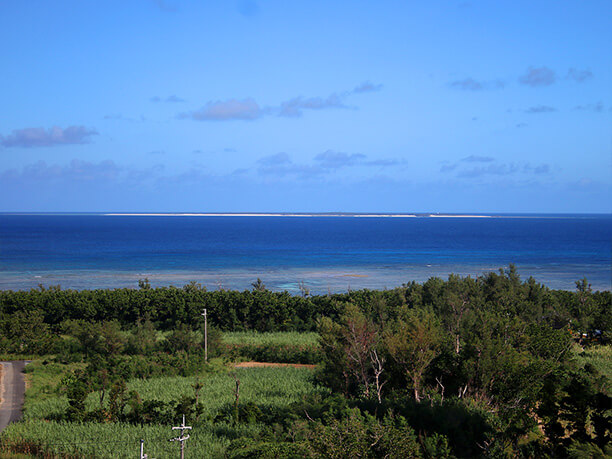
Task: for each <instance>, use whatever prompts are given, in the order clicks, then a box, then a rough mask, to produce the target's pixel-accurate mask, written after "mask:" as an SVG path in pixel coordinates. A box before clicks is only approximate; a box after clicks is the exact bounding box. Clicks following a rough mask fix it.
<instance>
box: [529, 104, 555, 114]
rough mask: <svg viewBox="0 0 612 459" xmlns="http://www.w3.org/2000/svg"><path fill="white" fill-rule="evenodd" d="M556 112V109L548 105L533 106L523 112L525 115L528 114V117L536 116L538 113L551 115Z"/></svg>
mask: <svg viewBox="0 0 612 459" xmlns="http://www.w3.org/2000/svg"><path fill="white" fill-rule="evenodd" d="M556 111H557V109H556V108H555V107H550V106H549V105H535V106H533V107H529V108H528V109H527V110H525V113H528V114H530V115H537V114H539V113H552V112H556Z"/></svg>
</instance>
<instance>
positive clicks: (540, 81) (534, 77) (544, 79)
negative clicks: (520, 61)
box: [519, 66, 557, 88]
mask: <svg viewBox="0 0 612 459" xmlns="http://www.w3.org/2000/svg"><path fill="white" fill-rule="evenodd" d="M556 80H557V76H556V75H555V72H554V71H553V70H551V69H549V68H548V67H544V66H542V67H529V68H528V69H527V72H526V73H525V74H524V75H522V76H521V77H520V78H519V83H521V84H523V85H526V86H531V87H532V88H538V87H543V86H550V85H552V84H554V83H555V81H556Z"/></svg>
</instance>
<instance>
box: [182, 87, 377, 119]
mask: <svg viewBox="0 0 612 459" xmlns="http://www.w3.org/2000/svg"><path fill="white" fill-rule="evenodd" d="M381 88H382V85H380V84H373V83H370V82H364V83H362V84H360V85H359V86H356V87H355V88H353V89H352V90H350V91H343V92H334V93H331V94H330V95H328V96H327V97H318V96H315V97H303V96H297V97H294V98H292V99H289V100H286V101H283V102H281V103H280V105H278V106H260V105H259V104H258V103H257V102H256V101H255V100H254V99H252V98H246V99H242V100H239V99H229V100H226V101H209V102H207V103H206V105H205V106H204V107H202V108H200V109H199V110H194V111H191V112H184V113H180V114H179V115H178V118H180V119H192V120H196V121H231V120H243V121H248V120H256V119H258V118H262V117H263V116H280V117H286V118H299V117H301V116H302V115H303V114H304V112H305V111H308V110H313V111H316V110H327V109H346V108H349V106H348V105H347V104H346V99H347V98H348V97H349V96H351V95H354V94H362V93H367V92H374V91H378V90H380V89H381Z"/></svg>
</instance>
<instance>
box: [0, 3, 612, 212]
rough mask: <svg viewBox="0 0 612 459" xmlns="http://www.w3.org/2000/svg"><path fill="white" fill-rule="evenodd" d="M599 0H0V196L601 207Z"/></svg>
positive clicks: (202, 203)
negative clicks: (415, 0)
mask: <svg viewBox="0 0 612 459" xmlns="http://www.w3.org/2000/svg"><path fill="white" fill-rule="evenodd" d="M611 43H612V3H610V2H609V1H607V0H606V1H588V2H584V1H564V2H558V1H524V2H523V1H516V0H515V1H494V2H491V1H467V2H463V1H434V2H407V1H397V2H395V1H385V0H383V1H376V2H374V1H334V2H329V1H313V0H309V1H307V2H306V1H304V2H303V1H289V2H288V1H272V0H240V1H187V0H142V1H137V0H135V1H130V2H125V1H123V2H119V1H117V2H114V1H105V2H84V1H80V0H79V1H42V0H41V1H29V2H23V1H17V0H16V1H12V0H3V1H0V54H1V55H2V71H1V72H0V87H1V88H2V91H1V93H0V101H1V107H2V112H1V113H2V116H0V158H1V160H0V211H102V212H103V211H126V212H129V211H141V212H148V211H170V212H182V211H197V212H214V211H232V212H240V211H245V212H250V211H253V212H254V211H257V212H267V211H296V212H310V211H312V212H316V211H321V212H326V211H346V212H480V213H487V212H610V211H611V210H612V208H611V199H610V197H611V196H612V129H611V126H612V123H611V121H612V119H611V118H612V116H611V115H612V46H611Z"/></svg>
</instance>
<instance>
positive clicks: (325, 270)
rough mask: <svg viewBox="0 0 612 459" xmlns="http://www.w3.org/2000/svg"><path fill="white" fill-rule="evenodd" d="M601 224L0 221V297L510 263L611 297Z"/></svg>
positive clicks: (412, 276)
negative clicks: (45, 290) (51, 289)
mask: <svg viewBox="0 0 612 459" xmlns="http://www.w3.org/2000/svg"><path fill="white" fill-rule="evenodd" d="M611 241H612V216H610V215H529V216H516V215H511V216H510V215H506V216H493V217H490V218H476V217H456V216H455V217H435V216H423V217H420V216H419V217H406V218H398V217H389V216H369V217H368V218H363V217H357V216H127V215H114V216H109V215H95V214H86V215H76V214H68V215H52V214H49V215H41V214H35V215H19V214H0V289H4V290H8V289H10V290H27V289H31V288H37V286H38V285H39V284H42V285H45V286H49V285H61V287H62V288H72V289H79V290H80V289H93V288H118V287H133V288H137V287H138V279H143V278H145V277H146V278H148V279H149V281H150V283H151V285H153V286H168V285H175V286H182V285H184V284H186V283H188V282H190V281H196V282H198V283H201V284H202V285H205V286H206V287H207V288H208V289H217V288H225V289H239V290H242V289H249V288H251V283H252V282H254V281H255V280H256V279H257V278H258V277H259V278H261V279H262V281H263V282H264V284H265V285H266V287H267V288H269V289H271V290H276V291H282V290H287V291H289V292H291V293H298V292H300V288H307V289H308V290H309V291H310V292H312V293H327V292H343V291H347V290H348V289H353V290H355V289H360V288H370V289H374V288H376V289H383V288H393V287H397V286H400V285H401V284H403V283H407V282H410V281H412V280H416V281H419V282H422V281H425V280H427V279H428V278H430V277H433V276H437V277H442V278H447V277H448V275H449V274H450V273H455V274H459V275H462V276H468V275H470V276H472V277H475V276H479V275H482V274H483V273H486V272H489V271H497V270H499V269H500V268H507V267H508V265H509V264H510V263H514V264H515V265H516V266H517V268H518V271H519V274H520V275H521V278H522V279H527V278H529V276H533V277H534V278H535V279H536V280H537V281H538V282H541V283H543V284H545V285H547V286H549V287H551V288H558V289H566V290H573V289H574V288H575V281H577V280H579V279H582V278H583V277H586V278H587V279H588V280H589V282H590V283H591V284H592V286H593V288H594V289H597V290H609V289H611V287H612V267H611V266H612V245H611V244H612V243H611Z"/></svg>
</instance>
